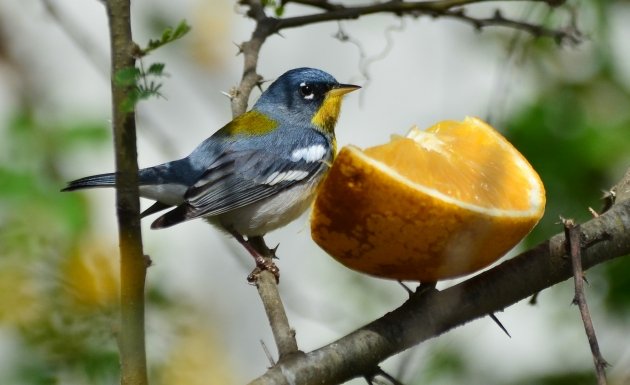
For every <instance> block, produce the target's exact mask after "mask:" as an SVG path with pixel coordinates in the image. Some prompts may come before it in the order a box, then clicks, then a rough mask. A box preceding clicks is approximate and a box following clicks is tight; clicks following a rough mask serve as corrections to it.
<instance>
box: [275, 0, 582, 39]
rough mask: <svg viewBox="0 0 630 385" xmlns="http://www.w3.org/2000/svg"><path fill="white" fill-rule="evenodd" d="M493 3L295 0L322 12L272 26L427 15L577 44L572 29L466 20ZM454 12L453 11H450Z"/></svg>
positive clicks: (493, 19) (471, 0)
mask: <svg viewBox="0 0 630 385" xmlns="http://www.w3.org/2000/svg"><path fill="white" fill-rule="evenodd" d="M495 1H496V0H438V1H400V0H390V1H387V2H383V3H373V4H368V5H360V6H354V7H348V6H344V5H341V4H334V3H330V2H328V1H316V0H310V1H309V0H297V1H287V3H288V2H294V3H300V4H306V5H311V6H315V7H318V8H320V9H323V10H324V12H320V13H315V14H311V15H305V16H296V17H288V18H284V19H279V20H278V23H277V25H276V26H275V28H276V30H275V31H274V32H278V31H280V30H282V29H287V28H295V27H301V26H304V25H308V24H314V23H321V22H326V21H333V20H348V19H358V18H359V17H361V16H366V15H371V14H375V13H391V14H394V15H397V16H404V15H410V16H413V17H419V16H421V15H428V16H431V17H450V18H455V19H458V20H462V21H465V22H468V23H470V24H472V25H473V26H475V27H476V28H477V29H481V28H484V27H490V26H503V27H509V28H512V29H516V30H522V31H525V32H528V33H530V34H532V35H534V36H536V37H550V38H553V39H554V40H556V41H557V42H559V43H562V42H564V41H567V42H570V43H573V44H577V43H578V42H579V41H580V38H581V36H580V34H579V33H578V31H577V30H576V29H575V28H574V27H572V26H567V27H565V28H562V29H557V30H556V29H550V28H546V27H544V26H542V25H537V24H532V23H528V22H525V21H519V20H512V19H508V18H505V17H504V16H503V15H502V14H501V12H500V11H498V10H497V11H495V14H494V16H492V17H488V18H476V17H472V16H467V15H466V14H465V12H464V9H463V8H460V7H462V6H465V5H470V4H475V3H484V2H495ZM524 1H530V2H542V3H546V4H550V5H555V2H552V1H544V0H524ZM454 8H457V9H454Z"/></svg>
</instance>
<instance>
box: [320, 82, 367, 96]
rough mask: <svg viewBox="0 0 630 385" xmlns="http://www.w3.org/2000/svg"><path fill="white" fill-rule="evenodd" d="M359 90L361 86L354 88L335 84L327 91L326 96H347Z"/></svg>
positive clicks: (349, 85)
mask: <svg viewBox="0 0 630 385" xmlns="http://www.w3.org/2000/svg"><path fill="white" fill-rule="evenodd" d="M359 88H361V86H355V85H354V84H337V85H336V86H335V87H333V88H332V89H331V90H330V91H328V95H330V96H341V95H345V94H347V93H348V92H352V91H355V90H358V89H359Z"/></svg>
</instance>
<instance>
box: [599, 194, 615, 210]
mask: <svg viewBox="0 0 630 385" xmlns="http://www.w3.org/2000/svg"><path fill="white" fill-rule="evenodd" d="M616 198H617V193H616V192H615V191H614V190H608V191H604V196H603V197H602V200H603V201H604V207H603V208H602V211H601V212H602V213H605V212H606V211H608V210H609V209H610V208H611V207H612V205H613V204H615V199H616Z"/></svg>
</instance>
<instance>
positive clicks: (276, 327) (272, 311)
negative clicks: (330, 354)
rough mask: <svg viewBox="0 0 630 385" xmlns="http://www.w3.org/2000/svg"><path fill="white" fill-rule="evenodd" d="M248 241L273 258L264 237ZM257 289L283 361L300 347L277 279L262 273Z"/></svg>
mask: <svg viewBox="0 0 630 385" xmlns="http://www.w3.org/2000/svg"><path fill="white" fill-rule="evenodd" d="M248 241H249V242H250V244H251V245H252V246H254V248H255V249H256V250H258V252H260V253H261V255H263V256H264V257H265V258H269V259H270V260H271V259H272V258H273V254H274V251H273V250H269V248H268V247H267V245H266V244H265V241H264V239H263V238H262V237H252V238H251V239H249V240H248ZM256 288H257V289H258V295H260V299H261V301H262V303H263V306H264V308H265V313H266V314H267V319H268V320H269V325H270V326H271V332H272V333H273V338H274V341H275V342H276V347H277V348H278V356H279V358H278V360H279V361H282V360H284V359H286V357H288V356H290V355H292V354H293V353H296V352H297V351H298V345H297V341H296V340H295V331H294V330H293V329H291V326H290V325H289V319H288V318H287V314H286V312H285V310H284V305H283V304H282V298H281V297H280V292H278V285H277V284H276V277H275V276H274V275H273V274H272V273H271V272H269V271H267V270H264V271H262V272H260V274H258V276H257V278H256Z"/></svg>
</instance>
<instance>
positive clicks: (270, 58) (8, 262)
mask: <svg viewBox="0 0 630 385" xmlns="http://www.w3.org/2000/svg"><path fill="white" fill-rule="evenodd" d="M90 3H93V4H90ZM348 3H352V2H348ZM475 9H477V8H475ZM492 9H493V8H492V7H488V6H485V8H483V7H482V8H479V12H480V14H481V13H483V12H484V11H489V12H491V10H492ZM305 10H308V9H307V8H301V7H291V6H288V7H287V9H286V10H285V12H286V14H288V15H291V14H296V13H301V12H304V11H305ZM571 10H573V11H574V12H576V14H577V15H578V19H577V20H578V27H579V28H580V30H581V31H582V32H583V33H584V42H583V43H582V44H580V45H579V46H576V47H573V46H558V45H557V44H555V43H554V42H553V41H550V40H545V39H533V38H532V37H531V36H529V35H527V34H521V33H515V32H513V31H510V30H508V29H490V28H488V29H487V30H484V31H483V32H482V33H475V32H474V30H473V29H471V28H470V27H469V26H467V25H463V24H461V23H457V22H454V21H446V20H439V19H438V20H427V19H424V18H421V19H419V20H416V19H409V20H407V19H406V20H405V21H404V22H403V24H402V25H400V22H399V21H398V20H397V19H396V18H394V17H389V16H377V17H371V18H365V19H362V20H359V21H356V22H348V23H343V24H341V25H337V24H335V23H328V24H325V25H322V26H314V27H306V28H303V29H301V30H291V31H286V32H285V33H283V35H284V36H285V37H284V38H279V37H274V38H272V39H270V41H268V42H267V44H266V45H265V46H264V47H263V51H262V54H261V58H260V60H261V72H262V73H263V75H265V77H266V78H273V77H275V76H277V75H279V74H280V73H282V72H283V71H284V70H286V69H289V68H293V67H297V66H299V65H310V66H314V67H321V68H323V69H326V70H329V71H330V72H332V73H333V74H335V76H337V78H338V79H340V80H342V81H346V80H350V79H354V80H355V81H356V80H357V79H358V81H359V82H362V84H367V85H368V86H367V87H365V88H364V90H363V91H362V93H363V94H362V96H361V101H360V102H356V101H355V102H354V103H351V102H347V103H346V104H347V105H346V106H344V107H345V108H344V114H343V119H342V121H341V122H340V128H339V130H343V131H340V132H339V138H340V143H341V144H342V145H343V144H347V143H354V144H358V145H363V146H365V145H372V144H376V143H379V142H382V141H384V140H386V138H387V137H388V135H390V134H393V133H402V132H404V131H405V130H406V128H407V127H409V126H411V125H412V124H414V123H418V124H419V125H420V126H428V125H430V124H431V123H434V122H436V121H437V120H443V119H450V118H454V119H461V118H463V115H479V116H481V117H482V118H486V119H489V120H490V121H491V123H492V124H493V125H495V127H497V128H498V129H500V130H502V131H503V132H504V133H505V134H506V136H508V138H509V139H510V140H511V141H512V142H513V143H514V145H515V146H516V147H517V148H518V149H519V150H521V152H522V153H523V154H524V155H525V156H526V157H527V158H528V159H529V160H530V162H531V163H532V165H533V166H534V168H535V169H536V170H537V171H538V172H539V173H540V175H541V177H542V179H543V181H544V183H545V186H546V189H547V194H548V197H547V200H548V206H547V209H546V214H545V217H544V219H543V220H542V221H541V223H540V224H539V226H538V227H537V228H536V229H535V230H534V231H533V232H532V233H531V234H530V236H529V238H528V239H527V240H526V241H525V242H524V244H525V246H528V245H533V244H536V243H538V242H540V241H542V240H544V239H546V238H548V237H549V236H550V235H552V234H555V233H557V232H559V231H560V227H559V225H558V218H559V216H560V215H562V216H565V217H572V218H576V219H577V220H578V221H585V220H588V219H589V217H590V213H589V212H588V207H593V208H595V209H599V208H600V207H601V205H602V201H601V198H602V195H603V191H605V190H607V189H609V188H610V187H612V186H613V185H614V183H615V182H617V181H618V180H619V179H620V178H621V176H622V175H623V173H624V172H625V170H626V169H627V168H628V167H630V66H629V65H628V64H627V63H628V62H629V61H630V45H628V44H627V41H628V40H629V39H630V24H628V23H627V20H628V17H630V3H629V2H628V1H585V2H568V4H567V5H566V6H565V7H564V8H561V9H559V10H556V11H555V12H553V13H549V12H548V10H547V8H546V7H545V6H544V5H542V4H537V5H534V6H531V5H518V6H510V7H509V8H508V9H507V10H506V13H507V14H508V15H510V16H513V17H527V18H528V19H529V20H530V21H532V22H536V23H544V24H545V25H548V26H554V25H560V24H562V23H565V22H566V20H567V18H569V17H570V14H571V12H572V11H571ZM238 11H239V10H238V7H236V9H235V7H234V6H233V4H232V2H230V1H227V0H225V1H221V2H219V1H217V2H212V3H210V2H203V1H201V0H188V1H184V2H182V3H181V4H171V2H167V1H158V2H152V1H148V0H145V1H136V2H134V7H133V16H134V18H135V19H134V32H135V33H136V38H137V39H138V41H139V42H146V41H147V40H148V39H149V38H151V37H155V36H159V35H160V34H161V31H162V30H163V29H164V27H165V26H167V25H175V24H177V23H178V22H179V20H181V19H187V20H188V22H189V24H191V25H192V27H193V31H192V32H191V34H190V36H187V37H186V38H185V39H184V40H182V41H181V42H178V43H176V44H173V45H172V46H169V47H166V48H164V49H162V50H161V51H159V52H158V53H156V54H155V57H154V56H152V57H151V58H150V59H149V61H150V60H153V59H155V60H157V61H163V62H165V63H166V64H167V67H166V68H167V69H166V71H167V72H169V73H170V77H168V78H166V79H165V80H164V81H165V87H164V91H163V92H164V94H165V95H166V98H167V100H152V101H149V102H143V104H142V105H141V106H140V108H139V112H138V121H139V135H140V136H139V138H140V139H139V151H140V163H141V166H147V165H150V164H152V163H157V162H161V161H163V160H167V159H172V158H174V157H176V156H183V155H185V154H186V153H187V151H189V150H190V149H191V148H192V147H193V146H194V144H196V143H197V142H199V141H200V140H202V139H203V138H204V137H205V136H208V135H209V134H210V133H211V132H212V131H213V130H214V129H216V128H218V127H220V126H221V124H223V123H225V122H226V121H228V120H229V117H230V111H229V105H228V103H227V100H226V99H225V98H223V97H222V96H221V95H220V92H219V91H221V90H227V89H229V88H230V87H231V86H232V85H234V84H236V82H237V81H238V79H239V73H240V68H241V57H235V56H234V54H235V53H236V52H235V51H236V50H235V48H234V47H233V45H232V42H233V41H234V42H239V41H242V40H244V39H246V38H247V37H248V36H249V34H250V33H251V28H252V23H251V22H249V21H248V20H247V19H245V18H244V17H243V16H242V15H240V14H239V12H238ZM339 28H343V30H344V32H347V33H349V34H350V36H352V38H353V40H356V41H358V42H360V44H359V45H354V44H348V43H347V42H342V41H339V40H337V39H335V38H334V37H333V36H332V35H334V34H335V33H336V32H338V30H339ZM386 29H390V30H395V32H391V31H390V32H388V33H385V32H384V31H385V30H386ZM388 39H391V41H392V42H391V46H388V43H387V40H388ZM307 42H308V43H307ZM107 47H108V43H107V27H106V22H105V19H104V9H103V7H102V6H101V5H100V4H98V2H96V1H93V2H86V4H82V5H80V6H78V5H77V4H75V2H70V1H67V0H58V1H52V0H50V1H42V2H40V1H30V2H2V3H0V383H2V384H6V385H13V384H15V385H30V384H112V383H117V382H118V357H117V349H116V333H117V330H116V306H117V294H118V292H117V290H118V288H117V283H118V270H117V269H118V267H117V263H118V255H117V246H116V234H115V226H114V223H115V221H114V208H113V200H112V197H113V193H112V192H111V191H110V192H105V191H103V192H96V193H93V194H84V193H81V194H61V193H59V192H58V191H59V189H60V188H61V187H62V186H63V185H64V182H65V181H67V180H69V179H74V178H77V177H81V176H84V175H86V174H89V173H99V172H106V171H110V170H111V169H112V168H113V157H112V154H111V147H112V145H111V132H110V127H109V121H108V115H109V108H110V107H109V99H108V98H109V93H108V80H107V73H106V71H107V68H108V63H107ZM384 49H386V50H387V51H388V53H387V54H385V55H383V57H382V58H380V59H379V60H378V61H371V59H370V58H373V57H378V56H379V55H380V53H381V52H383V50H384ZM287 52H290V53H291V54H290V55H287V54H286V53H287ZM330 52H334V53H335V54H334V55H333V54H330ZM360 68H368V72H367V73H368V74H369V78H366V77H365V74H363V75H362V74H361V73H360ZM392 94H394V95H396V96H397V97H396V98H392V97H391V95H392ZM348 104H349V105H348ZM346 127H347V128H346ZM198 222H201V221H198ZM306 227H307V224H306V220H305V219H304V220H303V221H302V222H300V223H298V224H296V225H293V226H292V227H290V228H289V229H288V230H282V231H279V232H278V233H279V234H278V235H276V238H273V240H272V242H273V241H279V242H281V247H280V249H279V253H280V255H281V258H282V259H281V262H280V265H281V268H282V269H283V277H287V278H286V280H284V278H283V284H282V285H281V290H282V291H283V296H284V298H285V299H286V302H287V308H288V311H289V317H290V320H291V322H292V324H293V326H294V327H295V328H296V330H297V333H298V341H299V342H300V345H301V347H302V348H303V349H306V350H310V349H313V348H316V347H318V346H321V345H323V344H325V343H328V342H331V341H332V340H334V339H335V338H337V337H340V336H342V335H344V334H345V333H347V332H349V331H351V330H353V329H355V328H357V327H359V326H361V325H362V324H364V323H366V322H369V321H370V320H371V319H373V318H375V317H378V316H379V315H381V314H383V313H384V312H386V311H388V310H390V309H392V308H394V307H396V306H398V305H399V304H400V303H402V301H404V299H405V294H404V292H402V291H401V290H400V288H399V287H397V285H395V284H393V283H391V282H386V281H382V280H377V279H374V278H370V277H364V276H361V275H359V274H356V273H353V272H350V271H347V270H345V268H343V267H342V266H340V265H338V264H336V263H335V262H333V261H331V260H330V259H328V257H326V256H325V254H324V253H323V252H322V251H321V250H319V249H318V248H317V247H316V246H315V245H313V244H312V242H311V241H310V239H309V237H308V230H305V228H306ZM295 234H297V239H296V240H289V239H287V238H290V237H294V235H295ZM213 237H214V238H213ZM270 243H271V242H270ZM215 248H218V249H217V250H222V251H220V252H217V251H213V250H215ZM145 249H146V250H147V252H148V253H150V254H151V256H152V258H153V260H154V262H155V266H153V267H151V269H150V271H149V279H148V288H147V301H148V305H147V312H148V315H147V319H148V321H147V322H148V326H147V333H148V347H147V349H148V355H149V362H150V376H151V380H152V383H153V384H197V383H199V384H202V383H203V384H229V383H243V382H245V381H247V380H249V379H251V378H253V377H254V376H256V375H258V374H261V373H262V372H264V370H265V367H266V365H267V363H266V357H265V355H264V353H263V351H262V349H261V348H260V345H259V340H260V339H262V340H264V341H265V342H266V344H267V345H268V346H272V345H273V344H272V339H271V337H270V335H269V331H268V330H267V329H268V326H267V323H266V321H265V319H264V315H263V314H262V313H263V312H262V308H261V307H260V304H259V303H258V300H257V298H256V295H255V290H254V289H252V288H250V287H248V286H247V285H246V283H245V279H244V277H245V275H246V272H247V266H248V265H247V263H248V262H249V261H248V260H247V259H246V258H245V257H242V256H241V257H237V258H234V257H233V256H232V255H207V254H212V253H214V254H238V253H240V250H238V249H237V248H235V245H233V244H231V243H230V241H229V240H227V241H226V240H225V239H224V238H223V237H222V236H221V235H220V234H216V231H214V230H212V229H210V228H208V227H207V226H206V225H205V224H203V223H197V224H186V225H185V226H182V229H180V230H174V231H173V232H171V233H169V232H160V233H158V234H157V235H156V233H155V232H150V231H148V230H147V231H145ZM300 255H304V257H301V258H303V259H300V258H298V257H300ZM243 261H244V262H243ZM588 280H589V282H590V286H588V292H587V296H588V299H589V301H590V302H589V304H590V305H591V311H592V313H593V315H594V322H595V327H596V330H597V333H598V335H599V337H600V346H601V349H602V352H603V354H604V357H605V358H606V359H607V360H608V362H610V363H611V364H612V365H613V366H612V368H611V369H610V370H609V374H610V380H611V383H614V384H624V383H630V369H628V368H629V367H630V337H628V336H629V335H630V326H629V325H630V311H629V309H630V294H628V293H630V259H628V258H620V259H618V260H615V261H612V262H610V263H607V264H605V265H604V266H599V267H596V268H594V269H592V270H591V271H589V272H588ZM449 284H450V283H449V282H446V283H443V285H444V286H447V285H449ZM571 299H572V286H571V282H566V283H563V284H561V285H558V286H557V287H554V288H552V289H550V290H546V291H544V292H543V293H541V294H540V296H539V298H538V304H537V305H535V306H531V305H528V304H527V303H520V304H518V305H516V306H514V307H511V308H508V309H506V311H505V312H504V313H501V314H498V316H499V318H501V319H502V320H503V322H504V324H505V325H506V327H507V328H508V330H510V332H511V333H512V335H513V336H514V338H512V339H507V338H506V337H505V336H504V335H502V333H501V331H500V330H498V328H496V327H495V326H494V325H493V324H492V322H491V321H489V320H481V321H477V322H475V323H472V324H471V325H467V326H465V327H463V328H459V329H457V330H455V331H453V332H451V333H449V334H447V335H445V336H443V337H440V338H438V339H435V340H432V341H429V342H428V343H425V344H423V345H422V346H420V347H417V348H414V349H411V350H410V351H408V352H405V353H403V354H401V355H399V356H398V357H395V358H393V359H390V360H388V361H387V362H386V363H385V365H384V368H386V370H387V371H388V372H390V373H391V374H393V375H395V376H396V377H397V378H399V379H400V380H401V381H403V382H404V383H406V384H454V383H466V384H493V383H502V384H514V385H516V384H518V385H525V384H528V385H529V384H531V385H534V384H541V385H542V384H550V385H551V384H571V385H576V384H592V383H594V381H595V380H594V375H593V366H592V361H591V359H590V352H589V350H588V344H587V341H586V338H585V336H584V335H583V331H582V329H581V323H580V320H579V314H578V311H577V309H576V308H574V307H571V306H570V302H571ZM355 382H356V383H361V382H362V381H359V380H357V381H355Z"/></svg>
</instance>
